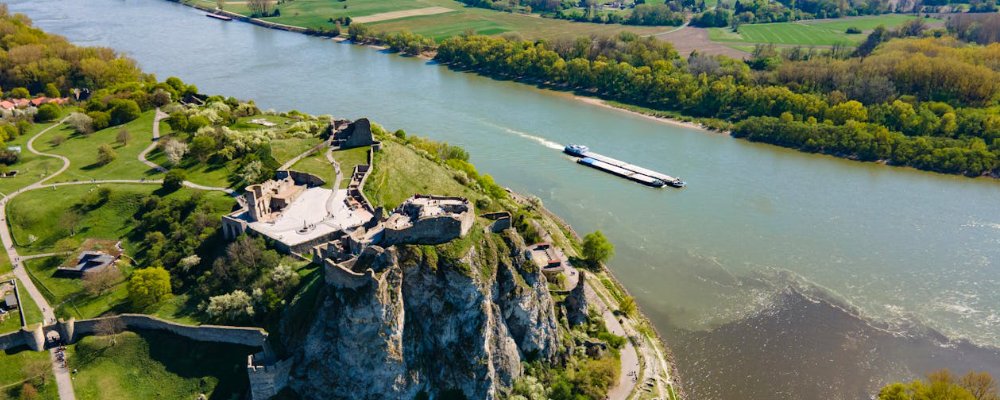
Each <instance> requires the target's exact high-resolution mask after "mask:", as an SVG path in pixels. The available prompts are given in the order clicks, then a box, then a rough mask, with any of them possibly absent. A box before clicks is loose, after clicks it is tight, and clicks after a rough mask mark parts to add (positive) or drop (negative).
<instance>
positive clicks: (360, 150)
mask: <svg viewBox="0 0 1000 400" xmlns="http://www.w3.org/2000/svg"><path fill="white" fill-rule="evenodd" d="M333 159H334V160H337V163H338V164H340V170H341V171H342V172H343V174H344V180H343V181H342V182H340V188H341V189H346V188H347V186H348V185H349V184H350V183H351V174H352V173H353V172H354V167H356V166H358V165H367V164H368V147H356V148H353V149H347V150H338V151H335V152H333Z"/></svg>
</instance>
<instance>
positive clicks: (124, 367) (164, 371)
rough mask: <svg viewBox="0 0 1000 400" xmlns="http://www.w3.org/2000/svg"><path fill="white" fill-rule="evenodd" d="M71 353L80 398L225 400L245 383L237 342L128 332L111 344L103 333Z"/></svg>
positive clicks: (238, 392) (244, 387)
mask: <svg viewBox="0 0 1000 400" xmlns="http://www.w3.org/2000/svg"><path fill="white" fill-rule="evenodd" d="M154 343H155V345H153V344H154ZM69 353H70V358H69V360H70V364H71V365H70V368H76V369H79V371H80V372H79V373H78V374H76V375H75V376H74V382H73V387H74V389H75V391H76V396H77V398H79V399H81V400H89V399H104V400H117V399H122V400H124V399H194V398H197V397H198V395H199V394H202V393H204V394H205V395H206V396H207V397H209V398H213V399H229V398H238V397H237V396H239V395H241V394H242V393H244V392H245V391H246V390H247V386H248V383H247V377H246V366H245V364H246V356H247V354H249V353H250V350H248V349H246V348H243V347H239V346H231V345H221V344H217V343H201V342H195V341H190V340H186V339H183V338H180V337H177V336H173V335H170V334H166V333H159V332H143V333H142V334H136V333H131V332H127V333H124V334H122V335H120V336H119V338H118V343H117V344H116V345H114V346H111V345H109V342H108V340H107V339H105V338H96V337H87V338H84V339H83V340H81V341H80V342H79V343H77V344H76V345H74V346H72V347H71V348H70V350H69Z"/></svg>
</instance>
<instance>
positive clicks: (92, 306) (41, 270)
mask: <svg viewBox="0 0 1000 400" xmlns="http://www.w3.org/2000/svg"><path fill="white" fill-rule="evenodd" d="M65 260H66V258H65V257H46V258H39V259H34V260H29V261H26V262H25V265H26V266H27V268H28V271H29V272H30V273H31V278H32V280H33V281H34V282H35V286H37V287H38V290H40V291H41V292H42V295H43V296H45V299H46V300H48V301H49V304H53V305H54V306H55V311H56V315H57V316H59V317H64V318H68V317H73V318H77V319H84V318H93V317H97V316H100V315H101V314H104V313H106V312H108V311H111V310H114V309H115V308H121V310H119V311H121V312H124V311H125V310H124V308H123V307H122V306H123V305H124V304H125V301H126V298H127V297H128V291H127V290H126V285H125V280H124V278H123V280H122V281H121V282H120V283H119V284H118V285H116V286H115V287H114V288H112V289H111V290H110V291H109V292H108V293H105V294H103V295H100V296H90V295H88V294H86V292H85V291H84V290H83V281H82V280H80V279H76V278H62V277H56V276H54V274H55V271H56V267H58V266H59V265H60V264H62V263H63V261H65ZM119 268H120V269H121V271H122V273H123V276H128V274H129V273H130V271H131V270H132V268H131V267H130V266H128V265H126V263H121V262H120V263H119Z"/></svg>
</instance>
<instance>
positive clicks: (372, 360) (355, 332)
mask: <svg viewBox="0 0 1000 400" xmlns="http://www.w3.org/2000/svg"><path fill="white" fill-rule="evenodd" d="M524 254H525V251H524V243H523V240H522V239H521V238H520V236H518V235H517V233H515V232H513V231H512V230H508V231H506V232H503V233H500V234H492V233H482V234H479V233H478V232H477V233H476V234H472V235H470V236H469V237H467V238H464V239H460V240H456V241H454V242H452V243H448V244H445V245H440V246H393V247H390V248H388V249H383V248H380V247H370V248H368V249H367V250H366V251H365V252H364V253H363V254H362V256H361V257H359V258H358V259H357V261H356V262H354V263H353V264H349V265H346V266H337V265H333V264H328V265H326V267H325V268H326V278H327V279H326V286H325V287H324V289H323V293H322V295H321V298H322V301H321V303H320V305H319V306H318V309H317V310H316V311H315V313H314V315H313V323H312V326H311V327H310V328H309V331H308V333H307V334H306V335H305V337H304V338H303V339H302V340H299V341H298V342H299V343H296V344H294V345H291V348H292V350H291V352H292V354H293V356H294V361H295V366H294V367H293V370H292V373H291V379H290V381H289V382H290V387H291V388H292V389H294V390H295V391H296V392H297V393H298V394H299V395H300V396H301V397H302V398H305V399H335V398H352V399H353V398H357V399H361V398H364V399H375V398H378V399H382V398H400V399H413V398H423V397H424V396H429V397H430V398H441V397H443V398H461V397H465V398H468V399H493V398H496V397H497V396H498V395H500V394H501V393H503V392H505V391H506V390H507V388H509V387H510V385H511V383H512V382H513V380H514V379H515V378H517V377H518V376H520V374H521V373H522V371H521V362H522V361H531V360H536V359H540V360H543V361H554V360H556V359H557V358H558V357H559V354H560V351H559V325H558V322H557V319H556V315H555V311H554V305H553V300H552V297H551V296H550V295H549V292H548V290H547V283H546V280H545V278H544V276H543V275H542V274H541V272H540V271H539V270H538V269H537V268H535V267H534V264H532V263H531V262H530V260H527V259H526V258H525V256H524ZM459 395H461V396H459Z"/></svg>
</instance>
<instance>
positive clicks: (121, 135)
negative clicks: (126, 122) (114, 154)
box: [115, 126, 132, 146]
mask: <svg viewBox="0 0 1000 400" xmlns="http://www.w3.org/2000/svg"><path fill="white" fill-rule="evenodd" d="M115 140H116V141H118V144H121V145H122V146H128V141H129V140H132V134H131V133H129V131H128V128H126V127H124V126H123V127H122V128H121V129H119V130H118V136H115Z"/></svg>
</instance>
